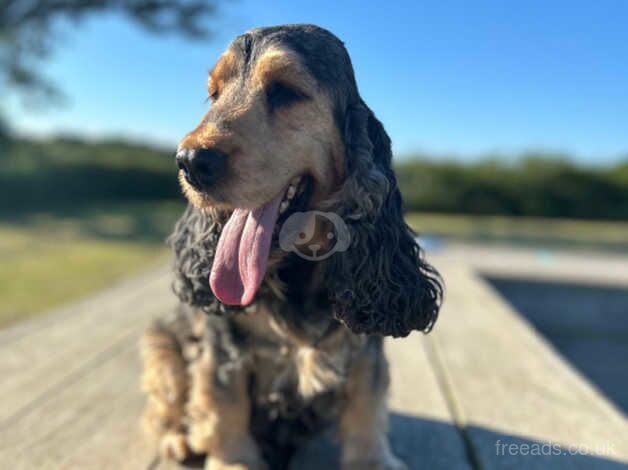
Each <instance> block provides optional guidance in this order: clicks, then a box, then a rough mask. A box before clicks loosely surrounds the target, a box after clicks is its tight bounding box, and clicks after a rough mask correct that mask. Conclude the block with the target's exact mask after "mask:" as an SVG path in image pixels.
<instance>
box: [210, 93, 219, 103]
mask: <svg viewBox="0 0 628 470" xmlns="http://www.w3.org/2000/svg"><path fill="white" fill-rule="evenodd" d="M209 99H210V100H211V101H212V103H213V102H214V101H216V100H217V99H218V91H211V92H209Z"/></svg>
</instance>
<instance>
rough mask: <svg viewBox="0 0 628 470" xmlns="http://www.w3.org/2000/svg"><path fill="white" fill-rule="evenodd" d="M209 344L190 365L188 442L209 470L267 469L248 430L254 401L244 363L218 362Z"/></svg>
mask: <svg viewBox="0 0 628 470" xmlns="http://www.w3.org/2000/svg"><path fill="white" fill-rule="evenodd" d="M216 356H217V354H216V352H215V351H213V350H212V348H211V346H209V345H208V347H207V348H206V349H204V351H203V352H202V354H201V356H200V357H199V358H198V359H197V360H195V361H194V362H193V363H192V364H191V365H190V378H191V389H190V397H189V401H188V405H187V413H188V416H189V419H190V423H189V433H188V442H189V445H190V447H191V448H192V450H194V451H195V452H197V453H199V454H205V453H206V454H208V459H207V461H206V464H205V468H206V469H207V470H266V468H267V467H266V465H265V464H264V461H263V460H262V458H261V456H260V453H259V449H258V448H257V445H256V444H255V442H254V440H253V438H252V437H251V435H250V433H249V417H250V410H251V403H250V399H249V396H248V393H247V382H248V377H247V376H248V373H247V370H246V367H245V365H244V364H243V363H242V362H233V361H230V362H227V363H219V362H218V360H217V359H218V358H217V357H216Z"/></svg>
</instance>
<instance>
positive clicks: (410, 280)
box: [328, 100, 443, 337]
mask: <svg viewBox="0 0 628 470" xmlns="http://www.w3.org/2000/svg"><path fill="white" fill-rule="evenodd" d="M344 127H345V128H344V140H345V142H344V143H345V151H346V158H345V171H346V179H345V182H344V184H343V186H342V187H341V189H340V191H339V192H338V193H336V194H335V195H334V197H333V198H332V200H331V201H330V205H329V207H328V208H329V209H330V210H333V211H334V212H336V213H337V214H338V215H340V216H341V217H342V218H343V220H344V221H345V223H346V224H347V227H348V228H349V231H350V235H351V244H350V247H349V249H347V250H346V251H344V252H342V253H336V254H334V256H332V257H331V258H329V273H328V283H329V284H328V285H329V288H330V295H331V299H332V302H333V304H334V315H335V316H336V318H338V319H339V320H340V321H342V322H343V323H345V324H346V325H347V326H348V327H349V328H351V329H352V330H353V331H354V332H356V333H367V334H380V335H390V336H395V337H397V336H406V335H408V334H409V333H410V332H411V331H412V330H420V331H425V332H427V331H429V330H430V329H431V328H432V326H433V325H434V322H435V321H436V318H437V316H438V311H439V308H440V305H441V302H442V296H443V286H442V283H441V279H440V276H439V275H438V273H437V272H436V271H435V270H434V268H432V267H431V266H430V265H429V264H427V263H426V262H425V261H424V259H423V254H422V251H421V249H420V247H419V245H418V244H417V242H416V239H415V234H414V233H413V231H412V229H411V228H410V227H408V225H407V224H406V223H405V221H404V218H403V207H402V199H401V194H400V192H399V188H398V187H397V180H396V177H395V174H394V171H393V169H392V166H391V159H392V152H391V145H390V138H389V137H388V134H387V133H386V131H385V130H384V127H383V126H382V124H381V123H380V122H379V121H378V120H377V118H376V117H375V116H374V114H373V112H372V111H371V110H370V109H369V108H368V107H367V106H366V104H364V102H362V101H361V100H360V102H359V103H357V104H356V105H353V106H350V107H349V108H348V110H347V113H346V116H345V121H344Z"/></svg>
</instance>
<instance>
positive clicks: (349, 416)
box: [339, 338, 407, 470]
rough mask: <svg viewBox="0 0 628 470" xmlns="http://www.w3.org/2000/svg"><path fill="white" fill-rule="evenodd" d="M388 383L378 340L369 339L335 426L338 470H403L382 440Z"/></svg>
mask: <svg viewBox="0 0 628 470" xmlns="http://www.w3.org/2000/svg"><path fill="white" fill-rule="evenodd" d="M388 383H389V378H388V365H387V363H386V358H385V357H384V353H383V351H382V344H381V339H380V338H371V339H370V340H369V345H368V346H367V348H366V349H365V351H364V353H363V354H362V355H361V356H360V357H359V358H358V359H357V360H356V362H355V363H354V364H353V366H352V368H351V370H350V373H349V380H348V383H347V387H348V388H347V396H348V402H347V406H346V408H345V410H344V412H343V413H342V415H341V418H340V423H339V433H340V439H341V446H342V470H406V468H407V467H406V466H405V465H404V464H403V462H401V461H400V460H399V459H398V458H397V457H395V455H394V454H393V453H392V451H391V449H390V445H389V444H388V437H387V436H386V431H387V424H388V410H387V409H386V391H387V389H388Z"/></svg>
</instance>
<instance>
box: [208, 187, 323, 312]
mask: <svg viewBox="0 0 628 470" xmlns="http://www.w3.org/2000/svg"><path fill="white" fill-rule="evenodd" d="M311 187H312V183H311V178H310V177H309V176H298V177H296V178H293V179H292V180H290V183H289V184H288V186H287V187H286V188H285V189H284V190H282V191H281V192H280V193H279V194H278V195H277V196H275V197H274V198H273V199H271V200H270V201H268V202H267V203H266V204H264V205H262V206H260V207H258V208H256V209H252V210H251V209H235V210H234V211H233V213H232V214H231V216H230V217H229V220H228V221H227V223H226V224H225V226H224V227H223V229H222V233H221V235H220V240H219V241H218V245H217V247H216V253H215V254H214V264H213V266H212V270H211V273H210V275H209V285H210V287H211V289H212V291H213V292H214V295H215V296H216V297H217V298H218V300H220V301H221V302H222V303H224V304H227V305H248V304H250V303H251V302H252V301H253V299H254V298H255V294H256V292H257V289H258V288H259V286H260V284H261V283H262V281H263V279H264V276H265V275H266V267H267V265H268V257H269V255H270V249H271V245H272V244H273V241H276V235H277V233H278V231H279V227H281V225H282V224H283V222H285V220H286V219H287V218H288V217H289V216H290V215H291V214H293V213H294V212H295V211H298V210H302V209H305V206H306V205H307V201H308V199H309V196H310V193H311Z"/></svg>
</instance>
